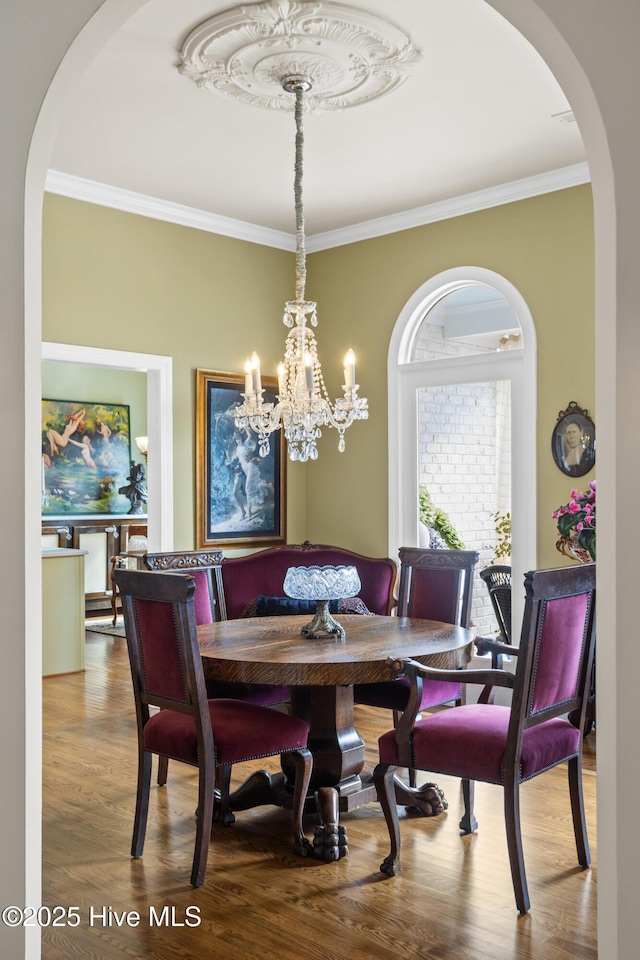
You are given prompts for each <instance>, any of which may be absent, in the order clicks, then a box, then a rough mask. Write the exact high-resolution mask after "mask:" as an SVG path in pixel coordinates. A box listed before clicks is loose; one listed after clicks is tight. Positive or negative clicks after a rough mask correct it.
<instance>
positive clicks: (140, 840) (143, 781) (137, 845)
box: [131, 748, 152, 857]
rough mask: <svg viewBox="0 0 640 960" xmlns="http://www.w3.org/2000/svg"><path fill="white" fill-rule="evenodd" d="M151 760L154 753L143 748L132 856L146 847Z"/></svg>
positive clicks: (139, 853)
mask: <svg viewBox="0 0 640 960" xmlns="http://www.w3.org/2000/svg"><path fill="white" fill-rule="evenodd" d="M151 760H152V754H151V753H150V752H149V751H148V750H144V749H142V748H141V749H140V750H139V753H138V791H137V794H136V812H135V816H134V819H133V837H132V839H131V856H132V857H141V856H142V851H143V849H144V838H145V834H146V832H147V814H148V812H149V793H150V791H151Z"/></svg>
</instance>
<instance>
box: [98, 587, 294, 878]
mask: <svg viewBox="0 0 640 960" xmlns="http://www.w3.org/2000/svg"><path fill="white" fill-rule="evenodd" d="M115 578H116V582H117V584H118V588H119V590H120V596H121V598H122V608H123V613H124V623H125V632H126V636H127V649H128V652H129V661H130V664H131V676H132V679H133V692H134V698H135V705H136V717H137V721H138V790H137V798H136V812H135V819H134V827H133V839H132V843H131V855H132V856H133V857H141V856H142V851H143V848H144V839H145V832H146V823H147V812H148V808H149V791H150V785H151V762H152V757H153V754H157V755H158V756H159V757H160V758H161V759H167V758H171V759H173V760H180V761H181V762H182V763H188V764H190V765H192V766H195V767H198V773H199V776H198V807H197V813H196V842H195V851H194V857H193V866H192V870H191V883H192V885H193V886H194V887H199V886H201V884H202V883H203V881H204V877H205V872H206V867H207V855H208V851H209V837H210V834H211V823H212V820H213V814H214V795H215V788H216V786H217V788H218V791H219V794H220V814H219V819H220V820H222V821H223V822H224V823H231V822H233V820H234V816H233V813H232V812H231V811H230V809H229V781H230V777H231V767H232V765H233V764H234V763H240V762H243V761H246V760H253V759H256V758H258V757H269V756H274V755H277V754H283V753H286V754H288V755H289V756H290V757H291V760H292V762H293V765H294V770H295V785H294V795H293V801H292V803H293V821H294V851H295V852H296V853H298V854H300V855H301V856H306V855H307V854H308V853H310V852H312V850H313V848H312V846H311V844H310V843H309V841H307V839H306V838H305V836H304V832H303V829H302V814H303V808H304V801H305V798H306V794H307V790H308V787H309V781H310V777H311V770H312V758H311V754H310V752H309V750H308V749H307V736H308V732H309V730H308V726H307V724H306V723H305V722H304V721H303V720H300V719H298V718H297V717H291V716H289V715H287V714H285V713H282V712H280V711H277V710H271V709H269V708H268V707H261V706H257V705H256V704H252V703H245V702H242V701H238V700H227V699H219V700H207V695H206V689H205V683H204V673H203V669H202V659H201V657H200V651H199V648H198V636H197V629H196V616H195V599H194V594H195V590H196V585H195V581H194V579H193V578H192V577H190V576H167V577H159V576H156V575H154V574H153V573H147V572H139V571H130V570H116V572H115ZM150 707H158V708H160V709H159V710H158V712H155V713H153V715H152V714H151V712H150V710H149V708H150Z"/></svg>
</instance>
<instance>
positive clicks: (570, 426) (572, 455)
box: [551, 400, 596, 477]
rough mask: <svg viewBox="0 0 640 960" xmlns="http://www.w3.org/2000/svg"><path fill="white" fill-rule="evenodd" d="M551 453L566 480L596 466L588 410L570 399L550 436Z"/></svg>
mask: <svg viewBox="0 0 640 960" xmlns="http://www.w3.org/2000/svg"><path fill="white" fill-rule="evenodd" d="M551 453H552V455H553V459H554V460H555V464H556V466H557V468H558V470H561V471H562V473H564V474H565V476H567V477H584V475H585V474H586V473H589V471H590V470H592V469H593V467H594V466H595V463H596V426H595V423H594V422H593V420H592V419H591V417H590V416H589V411H588V410H583V408H582V407H579V406H578V404H577V403H576V402H575V401H574V400H572V401H571V403H570V404H569V406H568V407H567V409H566V410H561V411H560V413H559V414H558V419H557V422H556V425H555V427H554V429H553V433H552V434H551Z"/></svg>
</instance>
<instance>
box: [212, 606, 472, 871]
mask: <svg viewBox="0 0 640 960" xmlns="http://www.w3.org/2000/svg"><path fill="white" fill-rule="evenodd" d="M308 619H309V618H308V617H304V616H284V617H255V618H250V619H240V620H223V621H220V622H218V623H210V624H203V625H201V626H199V627H198V640H199V644H200V652H201V655H202V663H203V667H204V673H205V677H206V678H207V679H208V680H212V681H225V682H234V683H250V684H255V683H259V684H262V683H267V684H273V685H277V686H280V685H283V684H284V685H287V686H290V687H291V709H292V712H293V713H294V715H295V716H298V717H301V718H302V719H304V720H306V722H307V723H308V724H309V741H308V745H309V749H310V751H311V753H312V754H313V764H314V765H313V775H312V780H311V791H312V794H313V797H314V799H315V803H316V807H317V811H318V817H319V826H318V828H317V829H316V832H315V837H314V846H315V847H316V855H317V856H319V857H320V858H321V859H327V860H335V859H338V858H339V857H341V856H344V855H345V854H346V852H347V840H346V832H345V829H344V826H343V825H341V824H339V823H338V817H339V812H343V813H344V812H348V811H349V810H353V809H355V808H356V807H359V806H362V805H363V804H365V803H370V802H371V801H373V800H375V799H376V792H375V788H374V786H373V783H372V782H371V779H370V777H368V776H367V775H366V774H363V772H362V771H363V767H364V760H365V745H364V742H363V740H362V738H361V737H360V735H359V733H358V731H357V730H356V728H355V725H354V702H353V685H354V684H356V683H378V682H380V681H389V682H390V683H393V682H395V680H394V675H393V673H392V671H391V669H390V667H389V665H388V663H387V660H388V658H389V657H393V658H394V659H395V658H403V659H404V658H407V657H411V658H412V659H414V660H418V661H419V662H421V663H424V664H426V665H428V666H433V667H439V668H446V669H459V668H462V667H464V666H465V665H466V664H467V663H468V662H469V660H470V657H471V653H472V647H473V641H474V635H473V634H472V633H471V631H469V630H466V629H464V628H463V627H457V626H454V625H453V624H449V623H440V622H438V621H435V620H419V619H416V618H409V617H382V616H355V615H349V616H340V618H339V619H340V623H341V624H342V626H343V627H344V629H345V632H346V636H345V638H344V639H343V640H340V639H336V638H335V637H334V636H328V637H322V638H319V639H312V638H310V637H303V636H302V635H301V629H302V627H303V626H305V625H306V624H307V622H308ZM390 725H391V717H390ZM282 769H283V773H282V774H278V775H275V776H272V775H270V774H268V773H266V772H264V771H262V772H261V773H258V774H254V775H253V776H252V777H250V778H249V779H248V780H247V781H246V783H245V784H243V785H242V786H241V787H239V788H238V789H237V790H235V791H234V793H233V794H232V796H231V809H232V810H246V809H248V808H250V807H253V806H258V805H260V804H264V803H276V804H279V805H281V806H285V805H287V804H288V801H289V800H290V797H291V792H292V791H291V778H292V776H293V769H292V768H291V769H290V768H289V767H288V766H287V762H286V757H285V758H283V761H282ZM432 786H433V785H431V784H427V785H426V787H427V788H428V787H432ZM432 795H433V794H432V791H429V792H427V791H426V788H425V787H423V788H413V789H412V788H409V787H407V786H406V785H404V784H403V783H402V781H400V780H398V781H397V783H396V798H397V800H398V802H399V803H406V804H407V805H409V806H412V807H416V808H417V809H418V810H421V812H423V813H424V814H425V815H427V814H428V813H429V812H430V809H431V806H430V797H432Z"/></svg>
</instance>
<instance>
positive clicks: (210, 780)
mask: <svg viewBox="0 0 640 960" xmlns="http://www.w3.org/2000/svg"><path fill="white" fill-rule="evenodd" d="M214 784H215V777H214V771H213V770H209V769H208V768H207V766H206V764H204V763H203V764H202V765H201V766H200V767H199V768H198V812H197V814H196V842H195V847H194V851H193V866H192V867H191V886H192V887H201V886H202V884H203V883H204V877H205V873H206V872H207V859H208V856H209V841H210V839H211V823H212V821H213V792H214Z"/></svg>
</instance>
